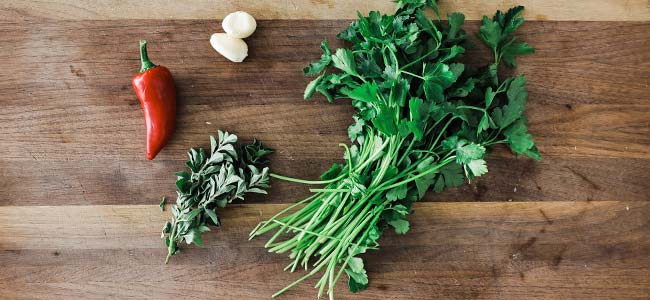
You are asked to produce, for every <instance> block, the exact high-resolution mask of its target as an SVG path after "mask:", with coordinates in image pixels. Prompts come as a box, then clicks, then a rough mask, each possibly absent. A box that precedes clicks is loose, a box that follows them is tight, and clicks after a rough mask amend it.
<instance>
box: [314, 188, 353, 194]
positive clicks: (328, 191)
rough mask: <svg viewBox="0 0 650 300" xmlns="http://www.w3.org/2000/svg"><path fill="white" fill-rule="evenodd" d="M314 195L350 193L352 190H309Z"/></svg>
mask: <svg viewBox="0 0 650 300" xmlns="http://www.w3.org/2000/svg"><path fill="white" fill-rule="evenodd" d="M309 191H310V192H312V193H349V192H350V189H309Z"/></svg>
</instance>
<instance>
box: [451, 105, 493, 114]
mask: <svg viewBox="0 0 650 300" xmlns="http://www.w3.org/2000/svg"><path fill="white" fill-rule="evenodd" d="M463 108H464V109H473V110H478V111H482V112H484V113H485V112H486V111H485V109H484V108H480V107H476V106H470V105H460V106H456V109H463Z"/></svg>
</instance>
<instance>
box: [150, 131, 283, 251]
mask: <svg viewBox="0 0 650 300" xmlns="http://www.w3.org/2000/svg"><path fill="white" fill-rule="evenodd" d="M235 143H237V136H236V135H234V134H230V133H228V132H222V131H219V132H218V139H215V137H213V136H210V146H211V148H210V152H209V153H205V150H203V149H199V150H198V151H197V150H194V149H190V152H188V153H187V155H188V156H189V160H188V161H186V162H185V164H186V165H187V167H188V168H189V169H190V170H189V172H187V171H180V172H177V173H176V176H177V180H176V187H177V188H178V191H177V195H178V196H177V198H176V204H175V205H174V206H172V215H173V217H174V218H173V219H172V220H171V221H167V223H165V226H164V227H163V230H162V235H161V237H162V238H164V239H165V244H166V245H167V251H168V253H167V258H166V259H165V263H167V261H169V258H170V257H171V256H172V255H174V254H175V253H176V252H177V251H178V243H180V242H182V241H183V240H185V242H187V244H191V243H194V244H196V245H197V246H203V239H202V238H201V234H202V233H204V232H206V231H209V230H210V228H209V227H208V226H210V225H212V226H219V225H220V224H221V222H220V220H219V217H218V216H217V214H216V212H215V211H216V209H217V208H224V207H226V205H227V204H228V203H230V202H232V201H233V200H235V199H242V200H243V199H244V195H245V194H246V193H260V194H266V191H265V190H264V189H266V188H268V187H269V184H268V181H269V175H268V174H269V168H268V167H265V168H262V169H261V170H260V165H261V164H264V163H266V162H268V160H267V159H266V155H267V154H269V153H271V152H272V151H271V150H269V149H266V148H264V146H263V145H262V143H260V142H258V141H253V143H251V144H247V145H244V146H243V147H241V148H240V149H239V151H237V150H236V149H235Z"/></svg>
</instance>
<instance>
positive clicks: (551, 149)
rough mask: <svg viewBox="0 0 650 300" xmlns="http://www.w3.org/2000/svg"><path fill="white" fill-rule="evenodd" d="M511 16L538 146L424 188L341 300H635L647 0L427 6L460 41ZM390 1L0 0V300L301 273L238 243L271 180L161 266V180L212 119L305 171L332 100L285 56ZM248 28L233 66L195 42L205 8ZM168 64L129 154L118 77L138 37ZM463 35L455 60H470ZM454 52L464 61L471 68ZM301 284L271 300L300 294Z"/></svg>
mask: <svg viewBox="0 0 650 300" xmlns="http://www.w3.org/2000/svg"><path fill="white" fill-rule="evenodd" d="M516 3H518V4H523V5H525V6H526V13H525V16H526V18H527V20H528V21H527V22H526V23H525V24H524V25H523V27H522V29H521V32H520V36H521V37H522V39H523V40H526V41H528V42H529V43H530V44H532V45H533V46H534V47H535V48H536V49H537V53H536V54H535V55H532V56H527V57H523V58H521V59H520V67H519V68H518V69H517V72H519V73H523V74H526V76H527V78H528V82H529V95H530V97H529V104H528V110H527V114H528V116H529V119H530V128H531V131H532V133H533V135H534V137H535V139H536V141H537V143H538V146H539V149H540V152H541V154H542V156H543V157H544V160H543V161H541V162H533V161H530V160H527V159H523V158H514V157H513V156H512V155H511V154H510V153H509V152H507V151H506V150H504V149H496V151H495V152H494V153H493V154H491V156H490V159H489V161H488V165H489V168H490V172H489V173H488V174H487V176H485V177H483V178H480V179H478V180H476V181H474V182H472V183H471V184H468V185H465V186H463V187H460V188H457V189H452V190H449V191H446V192H444V193H442V194H435V195H434V194H433V193H430V194H429V195H428V196H427V197H426V198H425V200H424V201H423V202H421V203H418V204H417V205H416V207H415V214H414V215H413V216H412V218H411V221H412V223H411V224H412V225H411V231H410V232H409V233H408V234H407V235H405V236H395V235H394V234H392V233H387V234H386V235H385V237H383V238H382V240H381V245H382V249H381V250H380V251H375V252H371V253H368V254H367V255H366V256H365V257H366V258H367V263H366V265H367V269H368V273H369V277H370V286H369V288H368V290H366V291H364V292H361V293H359V294H355V295H352V294H350V293H349V292H347V291H346V287H345V284H344V283H341V284H339V289H338V291H337V292H338V296H339V298H341V299H349V298H354V299H590V300H591V299H650V183H649V182H650V175H649V173H650V46H649V45H650V4H648V1H642V0H632V1H622V0H598V1H560V0H546V1H542V0H521V1H478V0H467V1H442V3H441V10H442V11H443V12H451V11H462V12H465V13H466V15H467V19H468V20H469V21H468V22H467V23H466V26H465V27H466V28H467V30H468V31H469V32H470V33H472V34H473V33H475V32H476V30H477V28H478V21H477V20H478V19H479V18H480V17H481V16H482V15H483V14H490V15H491V14H493V13H494V11H495V10H496V9H497V8H501V9H507V8H508V7H510V6H512V5H514V4H516ZM393 7H394V4H393V3H391V2H390V1H386V0H381V1H346V0H288V1H280V0H270V1H235V0H228V1H210V0H201V1H183V2H178V1H160V2H159V3H158V2H156V1H151V0H145V1H142V0H139V1H136V0H127V1H118V0H107V1H73V0H52V1H46V2H44V1H24V0H18V1H3V2H2V3H0V67H1V68H2V71H0V270H1V271H0V299H268V298H270V295H271V294H272V293H273V292H275V291H276V290H278V289H280V288H282V287H284V285H286V284H288V283H290V282H291V281H293V280H295V279H297V278H299V277H300V275H301V274H290V273H286V272H282V268H283V267H284V265H285V264H287V263H288V259H287V258H286V257H285V256H282V255H276V254H269V253H267V252H266V251H265V250H264V249H263V247H262V246H263V242H264V241H262V240H255V241H250V242H249V241H247V234H248V232H249V230H250V229H251V228H252V227H253V226H254V225H255V224H256V223H257V222H259V221H260V220H262V219H263V218H265V217H268V216H269V215H271V214H273V213H274V212H276V211H278V210H280V209H281V208H282V207H285V206H286V205H287V204H288V203H292V202H294V201H295V200H297V199H299V198H300V197H302V196H305V195H307V193H308V192H307V191H306V189H305V188H304V187H303V186H299V185H294V184H289V183H286V182H277V181H274V182H272V184H273V188H272V191H271V194H270V195H269V197H252V198H250V199H247V201H246V202H245V203H243V204H240V205H233V206H231V207H229V208H228V209H226V210H224V211H223V212H222V216H223V221H224V226H223V228H221V229H218V230H215V231H213V232H211V233H209V234H207V235H206V236H205V238H204V241H205V244H206V247H205V248H196V247H184V248H183V251H182V253H181V254H180V255H177V256H175V257H173V258H172V260H171V262H170V264H169V265H164V264H163V261H164V257H165V253H166V249H165V248H164V246H163V242H162V240H160V238H159V233H160V229H161V226H162V225H163V223H164V221H165V219H166V218H168V217H169V212H168V211H165V212H161V211H160V210H159V209H158V201H159V200H160V198H161V197H162V196H163V195H164V196H167V197H169V198H170V199H173V196H174V177H173V175H172V174H173V172H174V171H177V170H180V169H182V168H183V160H184V159H185V151H186V150H187V149H188V148H189V147H196V146H206V145H207V144H208V143H207V142H208V136H209V135H211V134H215V133H216V131H217V129H224V130H228V131H231V132H234V133H237V134H238V135H240V137H242V138H243V139H245V140H250V139H252V138H253V137H257V138H259V139H261V140H263V141H264V142H265V143H266V144H268V145H269V146H271V147H272V148H275V149H277V150H278V151H277V153H276V154H274V156H273V164H272V169H273V170H274V171H275V172H277V173H282V174H287V175H292V176H295V177H303V178H316V177H317V176H318V175H319V174H320V173H321V172H322V171H324V170H326V168H327V167H328V166H329V165H331V163H332V162H334V161H338V160H340V158H341V149H339V148H338V147H337V144H338V143H340V142H346V140H347V137H346V127H347V126H348V124H349V123H350V122H351V115H352V109H351V107H350V106H349V105H348V104H346V103H343V102H341V103H336V104H327V103H325V101H323V99H322V98H317V99H316V100H314V101H308V102H307V101H303V100H302V92H303V88H304V86H305V85H306V83H307V82H308V79H307V78H305V77H304V76H303V75H302V71H301V69H302V67H303V66H304V65H305V64H306V63H308V62H309V61H310V60H313V59H317V58H318V57H319V56H320V53H319V51H320V50H319V47H318V45H319V43H320V41H321V40H322V39H329V40H330V41H331V42H332V46H333V47H336V46H341V44H340V43H339V42H337V41H336V40H335V35H336V33H337V32H338V31H339V30H341V29H342V28H344V27H345V26H346V25H347V24H348V23H349V22H350V19H352V18H354V17H355V11H356V10H357V9H358V10H360V11H362V12H364V13H366V12H368V11H369V10H371V9H373V10H374V9H378V10H381V11H383V12H390V11H392V9H393ZM240 9H242V10H246V11H249V12H250V13H251V14H253V15H254V16H255V17H257V18H258V19H259V22H258V23H259V27H258V30H257V32H256V33H255V35H254V36H253V37H251V38H250V39H248V40H247V42H248V44H249V47H250V57H249V58H248V59H247V60H246V61H245V62H244V63H243V64H233V63H230V62H228V61H226V60H224V59H223V58H222V57H220V56H219V55H217V54H216V53H215V52H214V50H212V48H211V47H210V45H209V42H208V39H209V36H210V34H212V33H213V32H217V31H220V30H221V28H220V23H219V22H218V21H217V18H222V17H223V16H225V15H226V14H227V13H228V12H231V11H235V10H240ZM141 38H146V39H147V40H148V41H149V55H150V57H151V58H152V60H153V61H154V62H155V63H159V64H162V65H165V66H167V67H168V68H170V69H171V70H172V73H173V74H174V77H175V79H176V83H177V85H178V90H179V101H180V102H179V115H178V116H179V120H178V128H177V131H176V134H175V136H174V137H173V139H172V140H171V142H170V143H169V145H168V146H167V147H166V148H165V149H164V150H163V151H162V153H161V154H160V155H159V156H158V157H157V158H156V160H154V161H146V160H145V158H144V157H145V156H144V126H143V120H142V112H141V110H140V107H139V103H138V101H137V100H136V98H135V96H134V94H133V92H132V90H131V85H130V78H131V76H133V75H134V74H135V73H136V72H137V70H138V68H139V57H138V43H137V42H138V40H139V39H141ZM484 51H485V49H483V48H481V47H478V48H477V49H474V50H472V51H471V52H470V53H469V54H468V56H472V55H473V54H479V55H480V54H481V53H484ZM473 62H474V63H479V62H480V61H478V60H475V61H473ZM313 284H314V282H307V283H305V284H302V285H299V286H298V287H296V288H295V289H293V290H291V291H290V292H288V293H286V294H285V295H284V296H283V298H284V299H314V298H315V295H316V291H315V290H314V289H312V287H311V286H313Z"/></svg>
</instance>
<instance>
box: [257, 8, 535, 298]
mask: <svg viewBox="0 0 650 300" xmlns="http://www.w3.org/2000/svg"><path fill="white" fill-rule="evenodd" d="M427 7H431V8H433V9H434V11H435V12H436V14H437V13H438V10H437V6H436V4H435V2H433V1H431V0H408V1H406V0H404V1H400V2H399V3H398V8H397V11H396V12H395V14H393V15H381V14H380V13H379V12H371V13H370V14H369V16H368V17H363V16H361V15H360V16H359V19H358V20H356V21H355V22H353V23H352V24H351V25H350V26H349V27H348V28H346V29H344V30H343V31H342V32H341V33H339V35H338V38H339V39H342V40H344V41H347V42H349V43H350V44H351V47H350V49H346V48H340V49H337V50H336V51H335V52H334V53H332V52H331V50H330V49H329V45H328V43H327V41H324V42H323V43H322V44H321V48H322V50H323V55H322V56H321V59H320V60H319V61H316V62H313V63H311V64H310V65H309V66H307V67H306V68H305V70H304V71H305V73H306V74H307V75H309V76H312V75H318V76H317V77H316V78H315V79H314V80H313V81H312V82H310V83H309V84H308V86H307V88H306V90H305V98H306V99H307V98H310V97H311V96H312V95H313V94H314V93H315V92H319V93H321V94H322V95H324V96H325V97H326V98H327V99H328V100H329V101H333V100H334V99H349V100H350V101H351V103H352V105H353V106H354V107H355V109H356V114H355V116H354V120H355V122H354V123H353V124H352V125H351V126H350V127H349V129H348V134H349V137H350V140H351V142H352V145H351V146H349V147H348V145H345V144H341V145H340V146H341V147H343V148H344V149H345V151H344V157H343V158H344V161H345V162H344V163H343V164H342V165H339V164H334V165H333V166H332V168H331V169H330V170H328V171H327V172H325V173H324V174H323V175H322V176H321V180H317V181H309V180H302V179H296V178H291V177H286V176H282V175H277V174H271V177H275V178H277V179H282V180H286V181H290V182H295V183H301V184H306V185H321V187H318V188H312V189H311V191H312V192H313V194H312V195H311V196H310V197H308V198H306V199H304V200H302V201H299V202H297V203H296V204H294V205H292V206H290V207H288V208H286V209H284V210H283V211H281V212H279V213H278V214H277V215H275V216H273V217H271V218H269V219H268V220H266V221H263V222H261V223H260V224H259V225H258V226H257V227H256V228H255V229H254V230H253V231H252V232H251V234H250V238H254V237H257V236H260V235H263V234H266V233H270V232H273V234H272V235H271V236H270V238H269V240H268V242H267V243H266V245H265V247H266V248H268V249H269V251H270V252H275V253H288V254H289V258H290V259H291V260H292V262H291V263H290V264H289V265H287V267H286V268H285V270H289V271H291V272H293V271H295V270H296V269H297V268H298V267H302V268H304V269H305V270H306V271H307V273H306V274H305V275H304V276H303V277H301V278H300V279H298V280H297V281H295V282H293V283H291V284H290V285H288V286H287V287H285V288H284V289H282V290H280V291H278V292H277V293H275V294H274V295H273V296H274V297H275V296H277V295H279V294H282V293H283V292H285V291H286V290H287V289H290V288H291V287H293V286H295V285H296V284H299V283H300V282H302V281H304V280H306V279H308V278H310V277H312V276H314V275H317V274H319V276H320V279H318V280H317V282H316V288H317V289H318V296H319V297H321V296H322V295H323V293H325V291H327V293H328V294H329V297H330V298H332V299H333V298H334V286H335V284H336V282H337V281H338V280H339V279H340V277H341V276H342V275H343V274H346V275H347V277H348V287H349V288H350V290H351V291H353V292H356V291H359V290H362V289H364V288H366V287H367V285H368V276H367V274H366V271H365V268H364V262H363V260H362V258H361V257H359V255H360V254H362V253H365V252H366V251H367V250H369V249H371V250H375V249H378V248H379V243H378V239H379V237H380V236H381V235H382V233H383V232H384V230H386V229H387V228H393V229H394V230H395V231H396V232H397V233H398V234H404V233H406V232H407V231H408V230H409V222H408V220H407V217H408V215H409V214H410V211H411V206H412V204H413V203H414V202H416V201H417V200H419V199H421V198H422V197H423V196H424V195H425V193H426V191H427V190H430V189H432V190H434V191H435V192H441V191H442V190H444V189H445V188H448V187H453V186H458V185H461V184H463V183H464V180H465V178H467V179H468V180H472V179H473V178H475V177H478V176H481V175H483V174H485V173H487V164H486V162H485V160H484V158H485V156H486V151H487V149H488V148H489V147H491V146H493V145H495V144H507V145H508V146H509V147H510V149H511V150H512V151H513V152H514V153H515V154H517V155H520V154H523V155H526V156H529V157H532V158H534V159H540V155H539V153H538V151H537V148H536V147H535V145H534V142H533V140H532V136H531V135H530V134H529V133H528V129H527V126H526V123H527V120H526V118H525V117H523V112H524V110H525V103H526V100H527V96H528V95H527V92H526V90H525V83H526V80H525V78H524V77H523V76H519V77H514V78H506V79H504V80H499V78H498V76H497V70H498V68H497V67H498V66H499V65H500V64H501V63H504V64H505V65H506V66H510V67H512V66H515V57H516V56H517V55H521V54H529V53H532V52H533V51H534V50H533V48H531V47H530V46H529V45H528V44H526V43H524V42H517V38H516V37H514V36H512V33H513V31H514V30H515V29H516V28H517V27H519V26H520V25H521V24H522V22H523V18H521V17H520V14H521V11H522V10H523V7H521V6H518V7H515V8H512V9H510V10H508V11H507V12H506V13H505V14H504V13H502V12H501V11H497V13H496V15H495V16H494V18H492V19H489V18H487V17H484V18H483V24H482V26H481V28H480V33H479V35H478V36H479V38H480V39H481V40H482V41H483V42H484V43H485V44H486V45H488V46H489V47H490V48H491V49H492V53H493V55H494V60H493V63H491V64H489V65H487V66H485V67H483V68H480V69H476V70H474V69H471V68H469V67H466V66H465V65H464V64H463V63H462V62H461V60H460V58H461V56H462V54H464V52H465V48H466V47H467V45H468V43H467V35H466V34H465V32H464V31H463V29H462V25H463V23H464V16H463V15H462V14H460V13H453V14H450V15H449V18H448V21H447V22H443V21H441V20H439V19H436V20H431V19H429V18H428V17H426V16H425V14H424V10H425V8H427Z"/></svg>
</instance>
